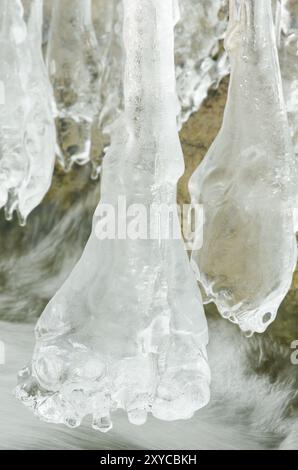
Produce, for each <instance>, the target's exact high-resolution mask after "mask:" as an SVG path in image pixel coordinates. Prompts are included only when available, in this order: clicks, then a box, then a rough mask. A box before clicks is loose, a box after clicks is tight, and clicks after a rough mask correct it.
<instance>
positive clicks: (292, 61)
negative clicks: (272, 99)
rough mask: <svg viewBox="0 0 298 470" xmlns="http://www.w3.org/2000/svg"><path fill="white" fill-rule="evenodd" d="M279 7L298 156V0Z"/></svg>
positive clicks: (283, 64)
mask: <svg viewBox="0 0 298 470" xmlns="http://www.w3.org/2000/svg"><path fill="white" fill-rule="evenodd" d="M279 8H280V11H279V19H277V27H278V30H279V31H278V33H279V34H278V43H279V44H278V45H279V60H280V66H281V73H282V78H283V89H284V95H285V101H286V106H287V111H288V116H289V123H290V128H291V133H292V138H293V142H294V149H295V153H296V155H297V157H298V0H282V1H281V4H280V6H279Z"/></svg>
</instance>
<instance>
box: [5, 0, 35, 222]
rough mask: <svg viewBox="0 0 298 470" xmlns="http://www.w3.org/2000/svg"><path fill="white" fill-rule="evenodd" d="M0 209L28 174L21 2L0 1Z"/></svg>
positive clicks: (25, 58)
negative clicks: (24, 141)
mask: <svg viewBox="0 0 298 470" xmlns="http://www.w3.org/2000/svg"><path fill="white" fill-rule="evenodd" d="M0 11H1V17H0V62H1V67H0V87H1V93H0V98H1V100H0V207H3V206H6V208H7V216H8V218H11V208H14V207H15V206H16V205H17V203H18V191H19V188H20V185H21V184H22V181H23V179H24V178H25V176H26V174H27V173H28V168H29V161H28V156H27V155H25V154H24V143H23V140H24V139H23V137H24V135H23V129H24V125H25V116H26V113H27V109H28V101H27V96H26V85H27V83H26V79H28V68H29V67H30V57H29V55H28V52H27V49H26V36H27V31H26V25H25V22H24V20H23V8H22V4H21V1H20V0H0Z"/></svg>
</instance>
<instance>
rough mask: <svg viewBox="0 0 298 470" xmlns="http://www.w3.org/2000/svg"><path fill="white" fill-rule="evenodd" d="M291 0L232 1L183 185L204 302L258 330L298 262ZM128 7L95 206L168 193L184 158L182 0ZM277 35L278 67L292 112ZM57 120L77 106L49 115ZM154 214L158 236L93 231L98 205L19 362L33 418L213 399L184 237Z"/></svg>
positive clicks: (104, 424) (170, 410)
mask: <svg viewBox="0 0 298 470" xmlns="http://www.w3.org/2000/svg"><path fill="white" fill-rule="evenodd" d="M220 3H221V2H218V5H220ZM293 5H294V6H295V5H296V3H295V2H293V0H289V1H285V2H284V3H283V4H281V3H280V2H278V1H277V6H276V12H277V14H276V20H275V26H274V21H273V14H272V4H271V0H262V1H256V0H230V12H229V28H228V33H227V36H226V39H225V44H226V50H227V52H228V54H229V56H230V61H231V68H232V72H231V80H230V87H229V96H228V101H227V106H226V110H225V115H224V120H223V125H222V128H221V130H220V132H219V134H218V137H217V138H216V140H215V141H214V143H213V145H212V147H211V148H210V150H209V152H208V154H207V156H206V157H205V159H204V160H203V162H202V164H201V165H200V166H199V167H198V169H197V171H196V172H195V173H194V175H193V176H192V178H191V181H190V194H191V197H192V200H193V202H195V203H199V204H202V205H203V207H204V237H203V240H202V246H201V247H200V248H199V249H198V250H195V251H194V252H193V254H192V262H191V265H192V266H193V268H194V271H195V273H196V274H197V278H198V280H199V282H200V284H201V286H202V289H203V291H204V300H205V301H207V302H208V301H213V302H215V303H216V305H217V307H218V310H219V311H220V313H221V314H222V315H223V316H224V317H226V318H229V319H230V320H231V321H234V322H236V323H238V324H239V326H240V328H241V329H242V330H243V331H245V332H250V331H251V332H254V331H256V332H262V331H264V330H265V328H266V327H267V326H268V324H269V323H270V322H272V321H273V320H274V318H275V316H276V313H277V309H278V307H279V305H280V303H281V301H282V299H283V298H284V296H285V295H286V293H287V291H288V289H289V287H290V283H291V279H292V274H293V271H294V268H295V265H296V260H297V248H296V239H295V228H296V227H295V223H294V217H293V210H294V208H295V207H297V164H296V160H295V153H294V148H293V143H292V139H291V133H290V128H289V125H288V117H287V110H288V111H289V112H290V118H291V123H292V136H294V137H295V130H293V129H294V126H295V112H293V109H294V106H292V105H291V103H293V99H295V98H293V97H295V96H296V95H295V93H296V91H295V90H296V88H295V87H296V86H297V82H296V78H295V77H296V75H295V72H293V67H294V66H293V67H292V65H291V66H290V65H289V62H287V57H288V55H290V54H292V55H295V53H294V52H293V51H295V47H297V36H295V34H296V33H295V27H296V24H295V20H294V19H293V18H295V15H294V13H293V12H294V7H293ZM118 13H119V11H118ZM88 18H90V17H89V16H88ZM123 18H124V20H123V38H124V41H123V42H124V47H125V78H124V86H123V89H124V94H123V95H124V96H123V102H122V105H119V110H121V109H122V108H123V111H122V112H120V117H118V118H117V119H116V120H115V117H113V118H111V116H110V117H109V119H107V121H106V122H109V124H111V123H113V126H112V136H111V145H110V147H109V149H108V151H107V154H106V157H105V159H104V163H103V174H102V182H101V184H102V187H101V202H100V205H101V204H106V203H108V204H111V205H113V206H114V208H115V210H117V201H118V197H119V196H125V197H126V200H127V204H128V205H129V204H132V203H139V204H143V205H145V206H146V207H149V206H151V205H153V204H154V203H156V207H158V205H160V204H174V203H175V201H176V186H177V181H178V179H179V177H180V176H181V175H182V173H183V170H184V166H183V157H182V151H181V147H180V143H179V137H178V130H177V112H178V111H177V110H178V99H177V96H176V79H175V63H174V23H175V22H176V21H177V19H178V8H177V2H176V1H174V0H163V1H162V2H161V1H160V0H123ZM87 22H88V21H87ZM293 31H294V32H293ZM296 31H297V30H296ZM216 40H217V41H218V38H217V39H216ZM276 41H277V45H278V46H280V48H281V49H280V50H281V51H282V52H280V57H283V56H284V58H285V59H284V63H283V62H282V59H281V63H282V70H283V74H284V76H287V77H289V78H288V84H289V86H288V87H285V90H286V91H285V95H286V98H287V108H288V109H286V104H285V102H284V97H283V88H282V78H281V74H280V66H279V58H278V51H277V47H276ZM285 51H286V52H285ZM222 57H224V54H223V55H222ZM214 61H216V59H214ZM285 64H288V65H285ZM295 67H296V65H295ZM219 69H220V67H219ZM176 70H177V69H176ZM148 71H150V73H148ZM285 74H287V75H285ZM95 75H96V74H95ZM78 85H80V80H78ZM83 85H84V84H83ZM83 85H82V86H83ZM208 86H209V85H208ZM207 88H208V87H207ZM207 88H206V90H207ZM178 90H179V83H178ZM82 94H83V92H82V93H80V94H79V96H82ZM198 96H201V95H198ZM56 100H57V98H56ZM120 101H121V99H120ZM120 101H119V103H120ZM198 101H200V100H199V99H198ZM198 101H196V103H197V102H198ZM289 103H290V104H289ZM192 104H193V103H192ZM195 106H197V105H196V104H195V105H194V107H195ZM186 108H187V106H186V107H185V109H186ZM77 109H78V110H79V111H78V115H80V117H77V118H76V119H74V121H75V122H76V123H79V124H80V125H81V124H82V123H83V127H84V128H85V129H89V130H90V124H93V121H92V119H93V118H92V116H91V117H90V115H89V116H87V115H86V114H85V115H83V114H84V113H82V114H80V113H79V112H80V111H81V108H80V107H79V106H78V108H77ZM185 109H184V111H185ZM91 110H92V107H91ZM291 110H292V115H293V116H292V115H291ZM82 116H83V118H82ZM57 118H59V119H61V120H62V121H63V120H65V119H69V118H70V119H73V115H71V116H67V115H66V114H63V115H62V114H60V115H59V112H58V111H57ZM99 119H100V118H99ZM88 152H89V149H88ZM72 157H73V155H72V156H71V158H70V160H71V161H73V158H72ZM61 160H62V157H61ZM95 168H96V166H95ZM99 207H100V206H99ZM156 211H157V212H156V214H155V215H156V230H157V232H159V238H158V239H157V240H129V239H128V240H127V239H126V240H104V241H100V240H99V239H98V238H97V236H96V227H97V221H98V212H96V213H95V216H94V223H93V229H92V234H91V237H90V239H89V241H88V243H87V246H86V248H85V251H84V253H83V255H82V257H81V259H80V261H79V262H78V264H77V266H76V267H75V269H74V270H73V272H72V273H71V275H70V276H69V278H68V280H67V281H66V282H65V283H64V285H63V286H62V287H61V289H60V290H59V291H58V293H57V294H56V295H55V297H54V298H53V299H52V300H51V301H50V303H49V304H48V306H47V307H46V309H45V311H44V313H43V314H42V316H41V318H40V320H39V322H38V324H37V327H36V338H37V343H36V348H35V351H34V355H33V360H32V364H31V365H30V366H29V367H27V368H25V369H24V370H23V371H22V372H21V373H20V382H19V386H18V389H17V396H18V397H19V398H20V399H21V400H22V401H23V402H24V403H25V404H26V405H27V406H29V407H30V408H32V409H33V411H34V413H35V414H36V415H37V416H39V417H40V418H42V419H44V420H46V421H49V422H55V423H66V424H68V425H69V426H78V425H79V424H80V423H81V422H82V420H83V419H84V417H85V416H88V415H91V416H92V417H93V427H94V428H96V429H100V430H101V431H107V430H109V429H110V428H111V426H112V421H111V412H112V411H114V410H116V409H119V408H120V409H124V410H126V412H127V414H128V417H129V419H130V421H131V422H133V423H135V424H142V423H144V422H145V421H146V418H147V414H148V412H151V413H152V414H153V415H154V416H156V417H158V418H160V419H165V420H175V419H187V418H190V417H191V416H192V415H193V414H194V412H195V411H197V410H198V409H199V408H201V407H202V406H204V405H206V403H207V402H208V400H209V380H210V373H209V367H208V362H207V356H206V345H207V341H208V334H207V324H206V319H205V316H204V311H203V306H202V300H201V297H200V293H199V290H198V288H197V285H196V280H195V277H194V274H193V272H192V270H191V266H190V264H189V262H188V258H187V255H186V251H185V249H184V246H183V241H182V238H180V239H179V240H168V239H167V238H166V237H163V233H160V230H161V226H160V224H159V223H158V221H159V213H158V209H156ZM176 218H177V223H178V214H177V217H176ZM95 255H96V256H95Z"/></svg>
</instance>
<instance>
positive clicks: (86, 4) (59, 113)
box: [47, 0, 102, 170]
mask: <svg viewBox="0 0 298 470" xmlns="http://www.w3.org/2000/svg"><path fill="white" fill-rule="evenodd" d="M101 59H102V57H101V53H100V49H99V45H98V42H97V38H96V34H95V31H94V28H93V24H92V5H91V0H63V1H61V0H54V2H53V11H52V20H51V27H50V32H49V39H48V50H47V65H48V71H49V76H50V80H51V83H52V86H53V90H54V97H55V108H56V112H55V115H56V128H57V136H58V138H57V141H58V145H57V154H58V159H59V161H60V163H61V164H62V165H63V167H64V168H65V169H66V170H69V169H70V168H71V166H72V165H73V163H75V162H76V163H78V164H80V165H83V164H85V163H87V162H89V161H90V158H91V155H90V151H91V142H92V127H93V124H94V122H95V120H96V118H97V116H98V113H99V109H100V83H101V76H102V62H101Z"/></svg>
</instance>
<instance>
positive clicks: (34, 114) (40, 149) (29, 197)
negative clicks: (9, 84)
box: [18, 0, 56, 222]
mask: <svg viewBox="0 0 298 470" xmlns="http://www.w3.org/2000/svg"><path fill="white" fill-rule="evenodd" d="M42 10H43V0H32V2H31V10H30V17H29V21H28V49H29V51H30V58H31V62H30V65H31V67H30V72H29V76H28V87H27V100H28V101H29V103H30V104H29V109H28V113H27V115H26V118H25V129H24V150H25V153H26V155H27V156H28V157H29V171H28V173H27V176H26V178H25V179H24V180H23V182H22V185H21V186H20V190H19V195H18V212H19V216H20V218H21V221H22V222H25V221H26V218H27V216H28V215H29V213H30V212H31V211H32V210H33V209H34V208H35V207H36V206H37V205H38V204H39V203H40V202H41V201H42V199H43V197H44V196H45V194H46V193H47V191H48V189H49V188H50V185H51V181H52V176H53V171H54V163H55V146H56V132H55V122H54V117H53V109H52V89H51V85H50V82H49V79H48V75H47V70H46V66H45V63H44V60H43V55H42V22H43V21H42V19H43V12H42Z"/></svg>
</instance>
